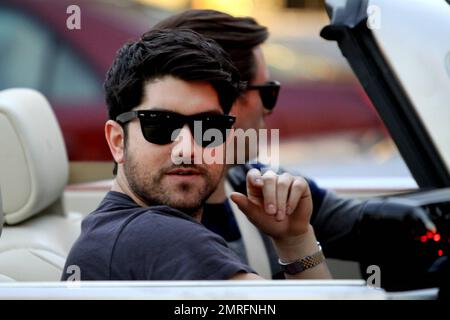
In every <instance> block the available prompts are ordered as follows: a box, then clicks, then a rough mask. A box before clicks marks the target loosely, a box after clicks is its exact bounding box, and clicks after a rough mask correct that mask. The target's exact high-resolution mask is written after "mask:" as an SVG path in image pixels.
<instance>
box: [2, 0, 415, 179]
mask: <svg viewBox="0 0 450 320" xmlns="http://www.w3.org/2000/svg"><path fill="white" fill-rule="evenodd" d="M70 5H78V6H79V7H80V9H81V29H80V30H76V29H75V30H69V29H67V27H66V20H67V18H68V16H69V15H70V14H68V13H66V10H67V7H68V6H70ZM188 8H201V9H204V8H209V9H217V10H221V11H224V12H228V13H230V14H232V15H237V16H252V17H254V18H256V20H257V21H258V22H259V23H260V24H262V25H265V26H267V27H268V28H269V31H270V35H271V36H270V38H269V41H268V42H267V43H266V44H265V45H264V46H263V51H264V54H265V57H266V62H267V64H268V66H269V70H270V73H271V76H272V78H273V79H274V80H279V81H280V82H281V83H282V89H281V91H280V96H279V100H278V104H277V106H276V108H275V111H274V113H273V114H272V115H271V116H270V117H269V118H267V120H268V127H269V128H277V129H280V142H281V143H280V151H281V153H280V162H281V164H282V165H284V166H285V167H289V168H295V169H297V170H298V171H300V172H301V173H303V174H305V175H307V176H311V177H315V178H319V179H320V178H331V179H332V178H342V177H346V178H356V179H358V178H361V179H363V178H367V177H372V178H373V177H377V178H379V177H393V178H400V179H401V178H405V179H407V180H408V179H409V180H410V174H409V171H408V169H407V168H406V166H405V164H404V163H403V160H402V159H401V157H400V156H399V154H398V152H397V149H396V147H395V145H394V144H393V143H392V140H391V139H390V137H389V135H388V133H387V131H386V130H385V129H384V127H383V125H382V123H381V121H380V120H379V118H378V116H377V114H376V112H375V110H374V108H373V107H372V105H371V103H370V101H369V99H368V98H367V97H366V95H365V93H364V91H363V89H362V88H361V86H360V84H359V82H358V81H357V79H356V78H355V77H354V75H353V73H352V71H351V70H350V68H349V66H348V64H347V62H346V61H345V59H344V58H343V57H342V55H341V53H340V51H339V49H338V48H337V46H336V44H335V43H334V42H327V41H325V40H324V39H322V38H320V37H319V32H320V30H321V28H322V27H323V26H325V25H326V24H328V21H329V20H328V17H327V15H326V12H325V6H324V1H322V0H264V1H256V0H170V1H167V0H135V1H131V0H108V1H106V0H85V1H81V0H80V1H75V0H0V90H3V89H6V88H11V87H30V88H35V89H37V90H39V91H41V92H42V93H44V95H46V97H47V98H48V99H49V100H50V103H51V104H52V106H53V108H54V111H55V113H56V116H57V118H58V121H59V124H60V126H61V129H62V131H63V135H64V138H65V142H66V146H67V150H68V155H69V160H70V161H71V176H70V182H80V181H90V180H98V179H103V178H110V177H112V158H111V156H110V153H109V150H108V148H107V145H106V142H105V139H104V134H103V124H104V122H105V120H106V118H107V116H106V106H105V103H104V95H103V89H102V83H103V79H104V76H105V73H106V70H107V69H108V68H109V66H110V64H111V62H112V60H113V58H114V55H115V52H116V51H117V49H118V48H120V47H121V46H122V45H123V44H124V43H125V42H126V41H128V40H132V39H135V38H137V37H138V36H139V35H140V34H141V33H143V32H145V31H146V30H148V29H149V28H151V27H152V26H153V25H154V24H156V23H157V22H158V21H160V20H161V19H164V18H165V17H167V16H169V15H171V14H173V13H175V12H179V11H182V10H185V9H188ZM409 180H408V181H409Z"/></svg>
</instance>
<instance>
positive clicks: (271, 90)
mask: <svg viewBox="0 0 450 320" xmlns="http://www.w3.org/2000/svg"><path fill="white" fill-rule="evenodd" d="M279 91H280V87H279V86H276V85H273V86H267V87H262V88H259V95H260V97H261V101H262V103H263V105H264V108H266V109H268V110H272V109H273V108H274V107H275V105H276V104H277V99H278V92H279Z"/></svg>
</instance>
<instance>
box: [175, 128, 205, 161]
mask: <svg viewBox="0 0 450 320" xmlns="http://www.w3.org/2000/svg"><path fill="white" fill-rule="evenodd" d="M174 144H175V145H174V146H173V148H172V159H177V162H179V163H178V164H181V163H183V164H193V163H194V159H195V154H200V155H201V150H198V148H200V147H199V146H198V145H197V144H196V143H195V140H194V137H193V133H192V132H191V130H190V129H189V126H188V125H187V124H185V125H184V126H183V128H181V129H179V133H178V136H177V137H176V138H175V141H174ZM198 152H200V153H198Z"/></svg>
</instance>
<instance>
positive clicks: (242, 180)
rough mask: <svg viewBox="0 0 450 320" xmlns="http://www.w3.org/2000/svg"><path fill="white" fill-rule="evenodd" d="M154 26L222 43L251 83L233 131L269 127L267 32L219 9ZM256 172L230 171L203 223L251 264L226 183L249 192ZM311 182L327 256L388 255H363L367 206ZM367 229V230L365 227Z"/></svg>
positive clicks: (271, 97) (369, 221)
mask: <svg viewBox="0 0 450 320" xmlns="http://www.w3.org/2000/svg"><path fill="white" fill-rule="evenodd" d="M155 27H156V28H169V29H170V28H189V29H192V30H194V31H196V32H198V33H200V34H202V35H204V36H206V37H209V38H211V39H214V40H215V41H216V42H217V43H219V44H220V45H221V46H222V48H224V49H225V51H226V52H228V53H229V55H230V57H231V59H232V61H233V63H234V65H235V66H236V67H237V68H238V70H239V72H240V74H241V77H242V80H243V81H245V82H246V83H247V87H246V90H245V92H244V94H243V95H241V96H240V97H239V98H238V99H237V101H236V103H235V104H234V105H233V108H232V109H231V112H230V114H232V115H234V116H236V122H235V125H234V126H235V127H236V128H241V129H244V130H248V129H256V130H258V129H261V128H265V117H266V116H268V115H270V114H271V113H272V112H273V109H274V107H275V104H276V101H277V97H278V92H279V90H280V83H279V82H277V81H271V80H270V77H269V74H268V70H267V66H266V64H265V61H264V56H263V53H262V51H261V48H260V46H261V45H262V44H263V43H264V42H265V41H266V40H267V38H268V31H267V28H266V27H264V26H261V25H259V24H258V23H257V22H256V21H255V20H254V19H253V18H250V17H233V16H230V15H228V14H226V13H223V12H219V11H215V10H187V11H184V12H182V13H179V14H176V15H173V16H171V17H169V18H167V19H165V20H163V21H161V22H159V23H158V24H157V25H156V26H155ZM300 121H301V120H300ZM299 125H301V123H299ZM239 151H240V150H237V151H236V152H239ZM246 152H247V159H252V158H254V157H255V156H256V155H255V154H251V153H249V150H246ZM254 168H257V169H259V170H262V171H264V169H265V168H264V166H263V165H261V164H256V165H255V164H245V165H235V166H230V167H229V168H228V172H227V175H226V180H225V179H224V180H223V181H222V182H221V184H219V186H218V188H217V189H216V190H215V192H214V193H213V194H212V195H211V197H210V198H209V199H208V201H207V204H206V206H205V208H204V212H203V220H202V223H204V224H205V225H206V226H207V227H208V228H209V229H211V230H212V231H214V232H216V233H218V234H219V235H221V236H222V237H224V238H225V239H226V240H227V241H228V244H229V245H230V247H232V248H233V249H234V250H235V251H236V252H237V253H238V255H239V256H240V257H241V259H242V260H243V261H247V260H248V254H251V253H252V252H251V251H252V250H254V248H253V247H252V248H245V246H251V245H252V244H249V243H245V244H244V241H243V238H244V236H245V234H244V230H242V229H243V228H242V225H241V224H240V223H239V219H237V218H235V215H236V213H234V214H233V210H232V204H231V203H230V202H229V200H228V199H227V193H226V191H225V184H226V183H230V184H231V185H232V187H233V189H234V190H235V191H239V192H241V193H245V192H246V189H247V187H246V174H247V172H249V171H250V172H252V170H253V169H254ZM281 172H283V171H281ZM281 172H279V173H281ZM265 178H266V179H268V180H270V179H272V180H274V181H276V180H277V179H278V178H277V177H275V176H273V175H272V176H269V177H267V176H266V177H265ZM307 181H308V184H309V188H310V190H311V195H312V201H313V213H312V217H311V224H312V225H313V227H314V230H315V233H316V235H317V238H318V240H319V241H320V242H321V244H322V246H323V250H324V253H325V254H326V256H327V257H334V258H338V259H345V260H354V261H361V259H363V258H364V257H363V255H364V254H365V253H367V252H368V253H370V254H375V251H376V250H379V252H378V253H379V254H380V255H385V254H386V252H387V249H388V248H385V247H380V248H378V247H377V246H375V247H374V246H371V247H372V251H371V252H369V251H368V250H364V248H366V245H367V244H366V243H364V241H362V240H361V239H362V238H361V237H360V236H361V234H364V232H366V231H367V230H369V229H371V228H372V226H374V225H377V221H376V220H377V218H376V217H375V216H376V215H371V214H369V212H370V210H368V209H367V208H369V207H370V205H368V202H367V201H366V202H361V201H356V200H353V199H343V198H339V197H337V196H336V195H335V194H334V193H333V192H331V191H329V190H325V189H322V188H320V187H318V186H317V185H316V183H315V182H314V181H313V180H311V179H307ZM272 202H274V205H275V208H274V209H273V210H275V211H277V214H279V216H283V215H284V212H285V211H286V208H285V207H284V205H283V203H277V200H276V199H272ZM234 211H235V210H234ZM383 214H384V217H385V219H386V221H391V220H392V221H395V223H402V222H401V221H403V220H402V219H400V218H399V217H396V216H390V215H389V214H388V213H383ZM372 217H375V218H372ZM405 218H407V215H405ZM413 219H414V220H416V221H417V222H418V224H421V225H422V226H423V225H426V224H427V223H428V224H429V223H430V221H424V220H423V219H422V218H420V219H419V217H413ZM362 221H364V223H362ZM362 225H363V226H364V228H363V227H361V226H362ZM261 237H262V240H263V242H264V247H265V251H266V253H267V255H268V258H269V263H270V271H271V273H272V275H273V276H274V277H275V278H278V277H283V273H282V272H280V271H281V270H282V268H280V264H279V263H278V259H277V255H276V250H274V248H273V246H272V242H271V241H270V240H268V239H267V237H266V236H265V235H264V234H263V233H261ZM394 238H395V235H392V239H394ZM368 247H369V246H368V245H367V248H368ZM246 249H247V250H246ZM258 264H260V261H256V263H254V264H253V266H254V265H258Z"/></svg>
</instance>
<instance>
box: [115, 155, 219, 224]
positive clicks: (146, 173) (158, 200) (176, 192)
mask: <svg viewBox="0 0 450 320" xmlns="http://www.w3.org/2000/svg"><path fill="white" fill-rule="evenodd" d="M125 157H126V161H125V163H124V173H125V177H126V179H127V181H128V185H129V187H130V189H131V191H132V192H133V193H134V194H135V195H136V196H137V197H138V198H139V199H141V200H142V201H143V202H144V203H145V204H147V205H148V206H152V205H167V206H169V207H172V208H174V209H177V210H180V211H182V212H184V213H186V214H188V215H190V216H194V215H195V214H196V213H197V212H198V211H199V209H200V208H202V207H203V205H204V204H205V202H206V200H207V199H208V198H209V196H210V195H211V194H212V193H213V192H214V190H215V188H216V187H217V185H218V183H219V182H220V179H221V177H222V174H223V171H224V169H225V168H224V167H223V168H222V171H221V172H220V174H219V175H218V176H217V177H214V176H213V175H212V174H211V173H210V172H209V171H208V170H207V169H206V167H205V166H204V165H174V164H170V165H168V166H167V167H165V168H160V170H158V171H156V170H155V171H154V172H151V171H150V170H149V168H150V167H151V166H148V165H147V166H145V165H142V164H141V165H139V163H138V162H137V161H136V160H135V159H134V157H133V156H131V155H130V153H128V152H126V154H125ZM177 168H186V169H195V170H197V171H198V172H199V175H200V177H201V179H198V177H196V178H195V179H196V180H201V181H195V182H197V183H195V182H190V181H186V182H179V183H170V182H169V181H165V178H167V175H166V174H167V172H169V171H171V170H174V169H177Z"/></svg>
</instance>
